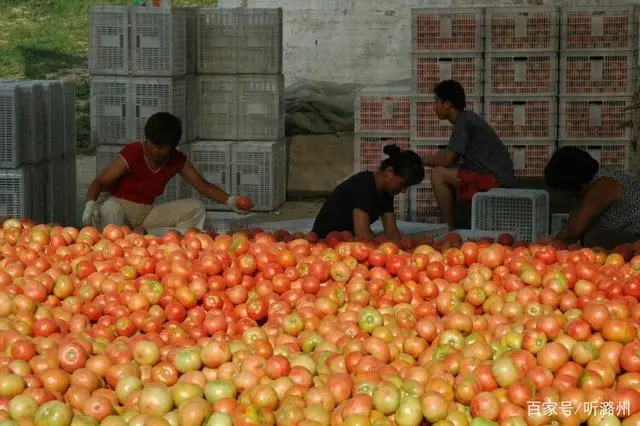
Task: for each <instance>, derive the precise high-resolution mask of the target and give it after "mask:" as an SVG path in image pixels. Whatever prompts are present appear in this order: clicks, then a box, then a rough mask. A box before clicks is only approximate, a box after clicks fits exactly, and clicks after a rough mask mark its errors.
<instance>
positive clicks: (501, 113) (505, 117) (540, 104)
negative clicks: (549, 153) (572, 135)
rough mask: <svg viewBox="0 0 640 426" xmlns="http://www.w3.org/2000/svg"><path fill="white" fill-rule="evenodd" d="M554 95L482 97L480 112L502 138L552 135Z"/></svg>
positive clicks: (554, 133)
mask: <svg viewBox="0 0 640 426" xmlns="http://www.w3.org/2000/svg"><path fill="white" fill-rule="evenodd" d="M556 112H557V103H556V98H551V97H538V98H524V97H523V98H513V97H512V98H511V99H505V98H502V97H495V98H494V97H492V98H485V106H484V116H485V119H486V120H487V122H488V123H489V124H490V125H491V126H492V127H493V128H494V129H495V131H496V132H497V133H498V135H499V136H500V137H501V138H502V139H523V140H526V141H534V140H552V139H556V130H557V128H556V122H557V117H556Z"/></svg>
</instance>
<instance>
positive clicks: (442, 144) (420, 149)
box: [409, 139, 449, 179]
mask: <svg viewBox="0 0 640 426" xmlns="http://www.w3.org/2000/svg"><path fill="white" fill-rule="evenodd" d="M448 145H449V141H448V140H447V139H441V140H427V141H425V140H418V139H412V140H411V143H410V144H409V149H410V150H411V151H413V152H415V153H416V154H418V155H419V156H420V158H424V157H427V156H431V155H436V154H437V153H438V152H440V151H443V150H445V149H447V146H448ZM427 170H429V169H427ZM425 179H426V177H425Z"/></svg>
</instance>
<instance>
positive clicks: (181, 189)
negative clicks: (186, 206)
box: [153, 145, 191, 205]
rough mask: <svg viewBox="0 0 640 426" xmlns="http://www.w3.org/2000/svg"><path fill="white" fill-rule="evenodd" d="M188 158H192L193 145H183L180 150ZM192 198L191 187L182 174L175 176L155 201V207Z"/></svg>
mask: <svg viewBox="0 0 640 426" xmlns="http://www.w3.org/2000/svg"><path fill="white" fill-rule="evenodd" d="M178 149H179V150H180V151H182V152H183V153H184V154H185V155H186V156H187V158H190V150H191V145H182V146H180V147H179V148H178ZM190 196H191V185H189V183H188V182H187V181H186V180H184V179H183V178H182V176H181V175H180V174H177V175H175V176H174V177H173V178H171V180H170V181H169V182H167V186H165V188H164V192H163V193H162V194H161V195H160V196H159V197H157V198H156V199H155V200H154V203H153V204H155V205H158V204H164V203H170V202H172V201H176V200H181V199H183V198H189V197H190Z"/></svg>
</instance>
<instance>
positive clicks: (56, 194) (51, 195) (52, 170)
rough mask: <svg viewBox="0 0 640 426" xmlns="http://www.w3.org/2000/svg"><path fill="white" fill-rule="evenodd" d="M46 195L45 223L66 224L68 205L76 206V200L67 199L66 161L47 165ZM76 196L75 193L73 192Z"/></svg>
mask: <svg viewBox="0 0 640 426" xmlns="http://www.w3.org/2000/svg"><path fill="white" fill-rule="evenodd" d="M45 170H46V171H47V173H46V176H45V178H46V182H45V188H46V194H45V205H46V211H45V221H46V222H47V223H59V224H61V223H64V220H65V209H66V205H65V204H66V203H72V204H73V205H75V200H68V199H67V196H66V194H67V188H66V186H65V185H66V177H65V170H66V169H65V160H64V158H56V159H53V160H51V162H50V163H49V164H47V166H46V169H45ZM73 194H74V195H75V191H73Z"/></svg>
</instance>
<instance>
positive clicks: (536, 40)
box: [485, 7, 560, 52]
mask: <svg viewBox="0 0 640 426" xmlns="http://www.w3.org/2000/svg"><path fill="white" fill-rule="evenodd" d="M559 17H560V11H559V9H558V8H557V7H535V8H528V7H500V8H488V9H486V11H485V23H486V27H487V28H486V34H485V43H486V50H487V52H532V51H555V50H558V39H559V25H558V24H559V22H560V18H559Z"/></svg>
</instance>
